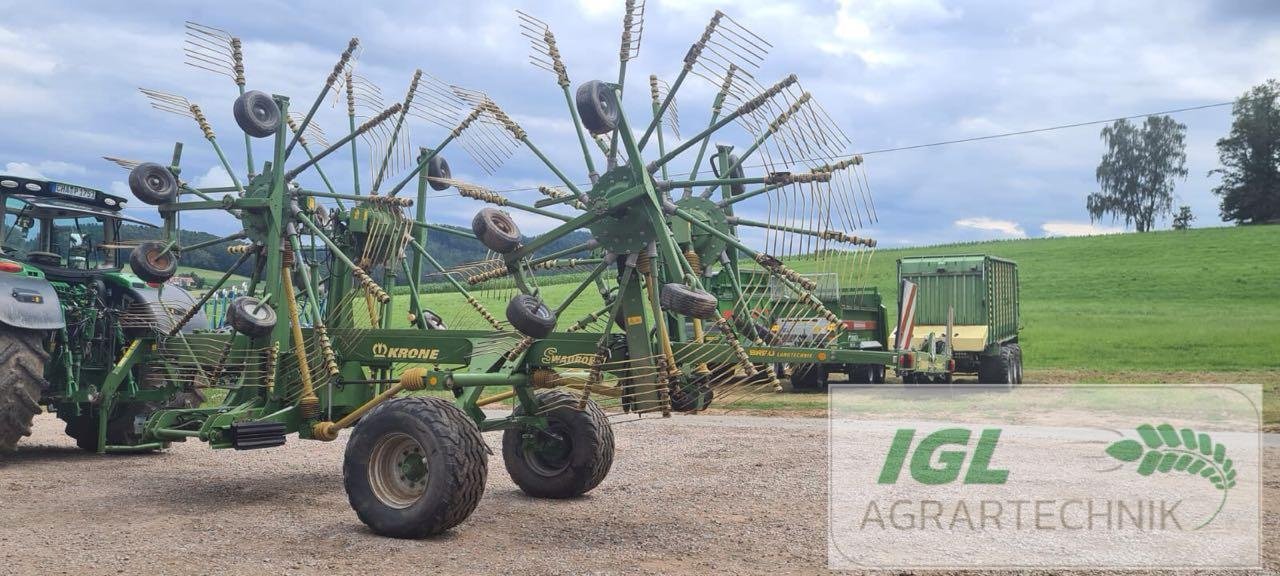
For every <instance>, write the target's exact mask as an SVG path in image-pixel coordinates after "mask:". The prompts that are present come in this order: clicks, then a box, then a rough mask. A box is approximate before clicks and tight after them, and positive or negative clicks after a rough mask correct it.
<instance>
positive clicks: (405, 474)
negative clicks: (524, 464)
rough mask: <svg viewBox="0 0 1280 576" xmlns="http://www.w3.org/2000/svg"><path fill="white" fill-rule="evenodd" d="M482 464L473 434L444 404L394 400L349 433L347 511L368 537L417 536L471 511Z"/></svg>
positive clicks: (483, 454) (483, 453) (484, 469)
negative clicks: (370, 533)
mask: <svg viewBox="0 0 1280 576" xmlns="http://www.w3.org/2000/svg"><path fill="white" fill-rule="evenodd" d="M488 463H489V457H488V448H487V447H486V446H485V444H484V438H482V437H481V436H480V429H479V428H477V427H476V424H475V422H473V421H472V420H471V419H470V418H468V417H467V415H466V414H465V413H464V412H463V411H462V410H461V409H460V408H458V407H457V406H454V405H453V403H452V402H449V401H447V400H445V399H443V398H432V397H409V398H396V399H393V400H388V401H386V402H384V403H382V404H381V405H379V406H378V407H377V408H374V409H373V411H372V412H369V414H368V415H366V416H365V417H364V418H363V419H362V420H361V421H360V425H359V426H357V427H356V428H355V431H354V432H352V433H351V440H350V441H349V442H348V443H347V449H346V452H345V454H344V456H343V464H342V477H343V484H344V485H345V487H346V490H347V500H348V501H349V502H350V503H351V508H352V509H354V510H355V511H356V516H359V517H360V521H361V522H364V523H365V525H367V526H369V528H370V529H371V530H373V531H374V532H375V533H377V534H380V535H382V536H390V537H393V538H425V537H427V536H433V535H436V534H440V533H441V532H444V531H445V530H448V529H450V528H453V527H454V526H457V525H458V524H461V523H462V521H463V520H466V519H467V517H468V516H470V515H471V513H472V512H473V511H475V509H476V506H477V505H479V504H480V497H481V496H482V495H484V486H485V482H486V480H487V478H488Z"/></svg>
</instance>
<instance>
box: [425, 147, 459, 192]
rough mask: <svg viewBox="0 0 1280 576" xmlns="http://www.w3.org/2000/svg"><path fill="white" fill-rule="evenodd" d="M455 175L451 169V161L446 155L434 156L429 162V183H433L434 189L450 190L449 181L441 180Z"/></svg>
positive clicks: (432, 187)
mask: <svg viewBox="0 0 1280 576" xmlns="http://www.w3.org/2000/svg"><path fill="white" fill-rule="evenodd" d="M452 177H453V172H451V171H450V170H449V161H448V160H445V159H444V156H439V155H436V156H432V157H431V161H430V162H428V163H427V178H428V180H427V183H429V184H430V185H431V189H432V190H436V191H440V190H448V189H449V183H448V182H442V181H441V180H448V179H450V178H452Z"/></svg>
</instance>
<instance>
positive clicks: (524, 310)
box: [507, 294, 556, 338]
mask: <svg viewBox="0 0 1280 576" xmlns="http://www.w3.org/2000/svg"><path fill="white" fill-rule="evenodd" d="M507 322H510V323H511V326H512V327H514V328H515V329H516V330H518V331H519V332H520V333H521V334H524V335H525V336H529V337H532V338H546V337H547V335H548V334H551V331H552V330H555V328H556V315H555V313H554V312H552V311H551V309H550V308H547V305H546V304H545V303H543V301H542V299H541V298H538V297H537V296H533V295H531V294H516V295H515V297H513V298H511V301H510V302H508V303H507Z"/></svg>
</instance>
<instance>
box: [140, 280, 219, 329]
mask: <svg viewBox="0 0 1280 576" xmlns="http://www.w3.org/2000/svg"><path fill="white" fill-rule="evenodd" d="M138 284H141V282H136V283H133V284H131V285H130V286H129V287H128V288H127V290H128V291H129V292H130V294H132V295H133V297H134V299H135V300H138V301H139V302H145V303H146V304H149V305H150V306H148V314H150V315H151V317H150V320H151V321H152V322H154V326H155V330H156V331H157V332H168V331H169V330H172V329H173V326H174V324H177V322H178V321H179V320H181V319H182V316H183V315H185V314H186V313H187V311H188V310H190V309H191V307H192V306H195V305H196V299H195V298H194V297H193V296H191V294H189V293H188V292H187V291H186V290H183V289H181V288H178V287H176V286H165V287H164V289H163V290H161V289H160V288H152V287H150V286H147V285H146V284H142V285H141V286H138ZM157 303H159V304H161V306H156V305H155V304H157ZM208 328H209V318H208V316H205V314H204V309H203V308H202V309H201V310H200V311H199V312H196V315H195V316H193V317H192V318H191V320H190V321H188V322H187V323H186V324H185V325H184V326H183V327H182V333H183V334H189V333H191V332H192V331H195V330H207V329H208Z"/></svg>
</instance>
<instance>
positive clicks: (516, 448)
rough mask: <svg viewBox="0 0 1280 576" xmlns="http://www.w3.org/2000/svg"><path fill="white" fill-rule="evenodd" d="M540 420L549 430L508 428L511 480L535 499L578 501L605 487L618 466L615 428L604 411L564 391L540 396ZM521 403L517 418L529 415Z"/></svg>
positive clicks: (505, 451) (505, 450) (505, 447)
mask: <svg viewBox="0 0 1280 576" xmlns="http://www.w3.org/2000/svg"><path fill="white" fill-rule="evenodd" d="M537 398H538V406H539V413H538V415H539V416H543V417H544V418H546V419H547V428H546V429H545V430H538V429H536V428H532V427H526V428H508V429H507V430H506V431H505V432H503V433H502V459H503V461H504V462H505V463H506V466H507V473H508V474H510V475H511V480H512V481H514V482H515V483H516V486H519V487H520V489H521V490H523V491H524V493H525V494H528V495H530V496H533V497H535V498H573V497H575V496H581V495H582V494H586V493H587V492H590V491H591V489H592V488H595V487H596V486H599V485H600V482H602V481H603V480H604V478H605V476H608V474H609V468H610V467H611V466H613V428H612V427H611V426H610V425H609V420H608V419H607V418H606V417H605V414H604V411H603V410H601V409H600V406H598V405H597V404H596V403H595V402H594V401H591V400H587V405H586V406H585V407H584V408H581V409H580V408H578V405H579V398H578V397H577V396H575V395H573V394H570V393H568V392H565V391H563V390H550V391H547V392H543V393H541V394H538V396H537ZM527 410H528V409H527V408H526V407H525V406H524V405H523V404H521V405H519V406H516V408H515V410H514V411H513V412H512V415H513V416H520V415H524V414H526V413H527Z"/></svg>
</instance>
